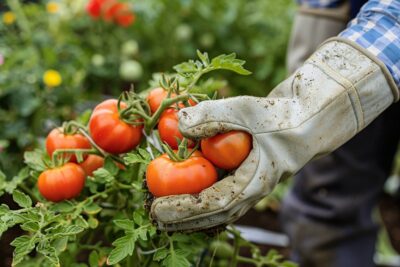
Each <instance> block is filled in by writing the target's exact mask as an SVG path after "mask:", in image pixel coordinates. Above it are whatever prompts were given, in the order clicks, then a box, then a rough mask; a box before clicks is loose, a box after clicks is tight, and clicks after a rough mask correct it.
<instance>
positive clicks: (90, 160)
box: [79, 155, 104, 176]
mask: <svg viewBox="0 0 400 267" xmlns="http://www.w3.org/2000/svg"><path fill="white" fill-rule="evenodd" d="M79 165H80V166H81V167H82V169H83V170H84V171H85V173H86V175H87V176H93V172H94V171H95V170H97V169H99V168H101V167H103V165H104V158H103V157H100V156H98V155H89V156H88V157H87V158H86V160H85V161H84V162H82V163H81V164H79Z"/></svg>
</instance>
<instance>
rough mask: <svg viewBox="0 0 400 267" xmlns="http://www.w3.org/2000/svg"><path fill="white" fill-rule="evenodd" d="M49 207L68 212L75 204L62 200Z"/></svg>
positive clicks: (53, 209) (56, 210)
mask: <svg viewBox="0 0 400 267" xmlns="http://www.w3.org/2000/svg"><path fill="white" fill-rule="evenodd" d="M50 209H51V210H52V211H55V212H62V213H68V212H71V211H73V210H74V209H75V205H74V204H73V203H72V202H70V201H63V202H59V203H56V204H54V205H52V206H51V208H50Z"/></svg>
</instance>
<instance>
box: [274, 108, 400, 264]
mask: <svg viewBox="0 0 400 267" xmlns="http://www.w3.org/2000/svg"><path fill="white" fill-rule="evenodd" d="M399 119H400V104H395V105H393V106H392V107H391V108H389V109H388V110H387V111H385V112H384V113H383V114H382V115H381V116H380V117H379V118H378V119H376V120H375V121H374V122H373V123H372V124H371V125H370V126H368V127H367V128H366V129H364V130H363V131H362V132H361V133H359V134H358V135H357V136H356V137H354V138H353V139H352V140H350V141H349V142H348V143H346V144H345V145H343V146H342V147H340V148H339V149H337V150H336V151H335V152H333V153H332V154H330V155H328V156H325V157H323V158H320V159H318V160H315V161H313V162H311V163H310V164H308V165H307V166H306V167H304V168H303V170H302V171H301V172H300V173H299V174H298V175H297V176H296V177H295V178H294V183H295V184H294V187H293V188H292V189H291V191H290V193H289V195H288V196H287V197H286V199H285V200H284V203H283V208H282V217H281V219H282V223H283V227H284V230H285V231H286V232H287V234H288V235H289V237H290V239H291V244H292V249H293V259H294V260H295V261H298V262H299V263H301V266H304V267H313V266H316V267H317V266H318V267H370V266H374V264H373V259H372V257H373V254H374V249H375V241H376V233H377V226H376V224H375V222H374V221H373V219H372V217H371V211H372V209H373V208H374V206H375V204H376V202H377V198H378V196H379V194H380V192H381V190H382V186H383V184H384V182H385V180H386V178H387V177H388V175H389V172H390V168H391V163H392V162H393V156H394V154H395V152H396V148H397V144H398V142H399V138H400V123H399Z"/></svg>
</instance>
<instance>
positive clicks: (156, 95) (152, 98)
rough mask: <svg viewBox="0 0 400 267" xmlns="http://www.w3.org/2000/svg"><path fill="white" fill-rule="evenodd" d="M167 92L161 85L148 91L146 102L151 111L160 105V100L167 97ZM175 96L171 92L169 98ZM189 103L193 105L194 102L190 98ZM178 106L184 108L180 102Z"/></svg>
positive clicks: (153, 111)
mask: <svg viewBox="0 0 400 267" xmlns="http://www.w3.org/2000/svg"><path fill="white" fill-rule="evenodd" d="M167 95H168V92H167V91H166V90H164V89H163V88H161V87H158V88H155V89H153V90H151V91H150V93H149V94H148V95H147V102H148V103H149V106H150V110H151V113H155V112H156V111H157V109H158V107H159V106H160V105H161V102H162V101H163V100H164V99H165V98H167ZM173 97H176V94H175V93H171V98H173ZM189 105H191V106H194V105H196V102H195V101H194V100H192V99H189ZM179 107H180V108H184V107H185V106H184V105H183V104H182V103H179Z"/></svg>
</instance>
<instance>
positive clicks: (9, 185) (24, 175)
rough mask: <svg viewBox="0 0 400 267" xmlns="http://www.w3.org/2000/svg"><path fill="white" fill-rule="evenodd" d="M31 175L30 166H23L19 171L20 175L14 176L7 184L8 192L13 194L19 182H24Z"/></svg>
mask: <svg viewBox="0 0 400 267" xmlns="http://www.w3.org/2000/svg"><path fill="white" fill-rule="evenodd" d="M28 177H29V168H23V169H21V170H20V171H19V173H18V175H16V176H14V177H13V178H12V179H11V181H8V182H7V183H6V184H5V186H4V187H5V190H6V192H7V193H9V194H12V193H13V192H14V190H15V189H16V188H17V187H18V185H19V184H21V183H23V182H24V181H25V179H27V178H28Z"/></svg>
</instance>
